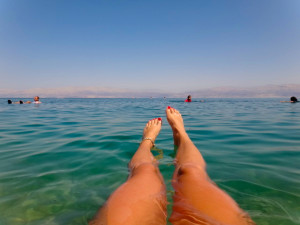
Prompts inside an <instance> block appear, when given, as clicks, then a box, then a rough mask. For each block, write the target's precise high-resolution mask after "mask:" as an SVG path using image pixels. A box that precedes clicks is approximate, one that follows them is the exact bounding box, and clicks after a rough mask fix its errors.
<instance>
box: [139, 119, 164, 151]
mask: <svg viewBox="0 0 300 225" xmlns="http://www.w3.org/2000/svg"><path fill="white" fill-rule="evenodd" d="M161 122H162V120H161V118H155V119H152V120H149V121H148V123H147V124H146V126H145V128H144V133H143V141H142V142H144V141H149V142H151V143H152V144H153V145H154V142H155V139H156V137H157V135H158V134H159V132H160V129H161ZM153 145H152V146H153Z"/></svg>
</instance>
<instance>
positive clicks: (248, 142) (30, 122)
mask: <svg viewBox="0 0 300 225" xmlns="http://www.w3.org/2000/svg"><path fill="white" fill-rule="evenodd" d="M183 100H184V99H42V101H43V103H42V104H40V105H34V104H28V105H27V104H24V105H8V104H6V99H0V124H1V125H0V224H1V225H2V224H3V225H21V224H22V225H24V224H27V225H37V224H39V225H40V224H44V225H46V224H47V225H66V224H74V225H77V224H78V225H79V224H87V221H88V220H89V219H90V218H92V216H93V215H94V213H95V212H96V211H97V209H98V208H99V206H100V205H101V204H103V203H104V202H105V200H106V199H107V197H108V196H109V195H110V194H111V193H112V192H113V191H114V190H115V189H116V188H117V187H118V186H119V185H121V184H122V183H123V182H124V181H126V179H127V176H128V170H127V163H128V162H129V160H130V158H131V157H132V155H133V154H134V152H135V150H136V149H137V147H138V145H139V142H140V140H141V137H142V130H143V128H144V125H145V123H146V122H147V121H148V120H149V119H151V118H154V117H162V118H163V127H162V130H161V133H160V135H159V136H158V138H157V141H156V144H157V148H158V150H156V151H154V154H155V155H156V156H157V157H158V158H160V165H159V167H160V170H161V172H162V174H163V176H164V179H165V181H166V185H167V190H168V201H169V202H170V204H169V206H168V211H169V213H170V212H171V208H172V187H171V177H172V173H173V170H174V166H173V164H172V161H173V159H174V154H173V150H174V147H173V140H172V132H171V129H170V127H169V125H168V123H167V121H166V118H165V113H164V110H165V107H166V106H168V105H171V106H173V107H175V108H177V109H179V110H180V111H181V113H182V115H183V118H184V121H185V126H186V129H187V132H188V134H189V135H190V137H191V139H192V140H193V141H194V143H195V145H196V146H197V147H198V148H199V149H200V151H201V152H202V154H203V156H204V158H205V160H206V162H207V170H208V173H209V175H210V177H211V178H212V179H213V180H214V181H215V182H216V183H217V185H218V186H220V187H221V188H222V189H224V190H225V191H226V192H227V193H228V194H230V195H231V196H232V197H233V198H234V199H235V200H236V201H237V202H238V203H239V205H240V206H241V208H243V209H244V210H246V211H247V212H248V213H249V214H250V215H251V217H252V218H253V220H254V221H255V222H256V223H257V224H258V225H274V224H276V225H294V224H300V179H299V178H300V176H299V175H300V166H299V165H300V104H298V103H297V104H290V103H280V102H279V99H267V100H264V99H205V102H200V99H193V100H194V102H192V103H184V102H183Z"/></svg>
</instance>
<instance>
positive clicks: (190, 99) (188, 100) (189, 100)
mask: <svg viewBox="0 0 300 225" xmlns="http://www.w3.org/2000/svg"><path fill="white" fill-rule="evenodd" d="M184 101H185V102H192V96H191V95H189V96H187V98H186V100H184Z"/></svg>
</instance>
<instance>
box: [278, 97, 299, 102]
mask: <svg viewBox="0 0 300 225" xmlns="http://www.w3.org/2000/svg"><path fill="white" fill-rule="evenodd" d="M280 102H290V103H296V102H298V99H297V98H296V97H295V96H292V97H291V98H290V101H280Z"/></svg>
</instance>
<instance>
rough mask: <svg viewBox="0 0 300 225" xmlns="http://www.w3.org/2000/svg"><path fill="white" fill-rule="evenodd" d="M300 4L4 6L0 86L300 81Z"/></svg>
mask: <svg viewBox="0 0 300 225" xmlns="http://www.w3.org/2000/svg"><path fill="white" fill-rule="evenodd" d="M299 12H300V1H299V0H248V1H246V0H226V1H225V0H222V1H213V0H190V1H177V0H172V1H168V0H166V1H162V0H160V1H157V0H151V1H144V0H139V1H137V0H135V1H120V0H118V1H104V0H103V1H101V0H99V1H94V0H90V1H84V0H82V1H79V0H43V1H41V0H26V1H25V0H0V77H1V82H0V89H10V90H15V91H16V90H26V89H32V88H64V87H85V88H88V87H104V88H114V89H123V88H126V89H130V90H137V91H138V90H149V91H170V92H176V91H178V92H189V91H192V90H198V89H204V88H212V87H220V86H234V87H249V86H260V85H269V84H275V85H277V84H290V83H293V84H300V63H299V62H300V41H299V40H300V13H299Z"/></svg>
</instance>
